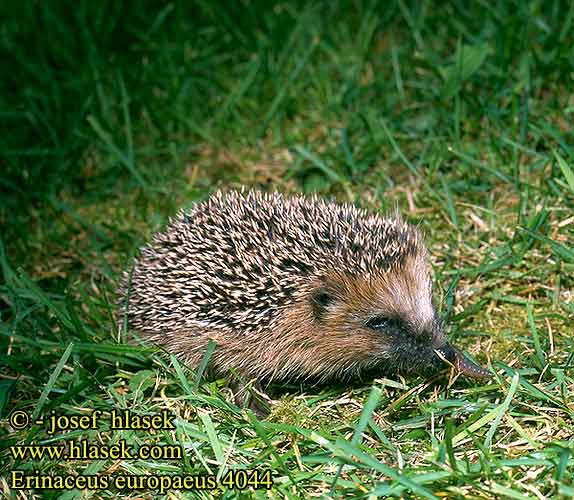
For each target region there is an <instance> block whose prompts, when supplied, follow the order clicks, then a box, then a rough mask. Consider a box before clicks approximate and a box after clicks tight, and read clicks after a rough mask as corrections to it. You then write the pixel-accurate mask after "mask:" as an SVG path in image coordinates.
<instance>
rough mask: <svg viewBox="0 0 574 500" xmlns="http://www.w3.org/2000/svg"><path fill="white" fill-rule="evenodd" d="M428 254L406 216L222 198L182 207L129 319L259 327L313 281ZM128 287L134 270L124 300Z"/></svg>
mask: <svg viewBox="0 0 574 500" xmlns="http://www.w3.org/2000/svg"><path fill="white" fill-rule="evenodd" d="M424 251H425V250H424V246H423V244H422V241H421V237H420V235H419V233H418V231H417V230H416V229H414V228H413V227H412V226H409V225H407V224H405V223H403V222H402V221H401V220H400V219H399V218H398V217H397V218H382V217H379V216H376V215H370V214H368V213H367V212H366V211H364V210H361V209H358V208H356V207H354V206H351V205H338V204H335V203H332V202H327V201H323V200H318V199H316V198H314V197H313V198H305V197H302V196H294V197H290V198H287V197H284V196H283V195H281V194H279V193H272V194H266V193H262V192H253V191H251V192H248V193H246V194H244V193H239V192H229V193H222V192H218V193H216V194H215V195H213V196H212V197H211V198H209V199H208V200H207V201H205V202H202V203H198V204H196V205H194V207H193V208H192V209H190V210H188V211H180V213H179V214H178V215H177V216H176V217H175V218H174V219H172V220H171V221H170V223H169V224H168V226H167V228H166V229H165V230H164V231H163V232H161V233H159V234H157V235H156V236H155V237H154V239H153V241H152V242H151V243H150V244H149V245H147V246H146V247H144V248H143V249H142V252H141V257H140V258H139V260H138V261H137V262H136V264H135V265H134V268H133V271H132V276H131V283H132V285H131V290H130V297H129V303H130V304H129V308H128V311H129V313H128V320H129V321H130V325H131V327H132V328H135V329H139V330H141V331H143V332H149V333H155V332H160V331H162V330H166V329H169V328H177V329H181V328H190V329H193V327H194V326H195V327H197V326H198V325H201V326H205V327H209V328H222V329H228V330H233V331H234V332H236V333H240V332H246V333H247V332H250V331H258V330H260V329H261V328H262V327H269V326H271V325H272V324H273V322H274V320H275V319H276V316H277V313H278V312H279V311H281V310H282V309H284V308H286V307H289V305H290V304H292V303H293V302H294V301H295V300H297V298H298V297H300V296H301V294H302V293H303V290H304V289H305V287H306V286H308V285H309V284H310V283H311V282H312V281H313V280H314V279H317V278H320V277H322V276H324V275H325V274H328V273H329V272H332V271H338V272H345V273H349V274H355V275H369V274H375V273H384V272H385V271H387V270H388V269H390V268H396V267H400V266H401V265H402V263H403V262H404V261H405V259H406V257H407V256H409V255H417V254H418V255H420V254H421V253H423V252H424ZM128 281H129V273H126V275H125V276H124V281H123V285H122V289H123V292H122V295H125V294H126V291H127V286H128Z"/></svg>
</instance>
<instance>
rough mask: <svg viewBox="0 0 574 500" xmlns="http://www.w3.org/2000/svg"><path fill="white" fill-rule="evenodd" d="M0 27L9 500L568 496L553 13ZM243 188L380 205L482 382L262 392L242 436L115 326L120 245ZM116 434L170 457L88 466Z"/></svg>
mask: <svg viewBox="0 0 574 500" xmlns="http://www.w3.org/2000/svg"><path fill="white" fill-rule="evenodd" d="M0 20H1V21H2V22H1V23H0V56H1V58H2V61H3V64H2V66H3V75H2V78H1V79H0V127H1V133H0V190H1V193H2V195H1V197H0V227H1V232H0V267H1V270H2V277H3V279H2V280H1V281H0V315H1V316H0V318H1V323H0V492H2V494H4V495H5V496H6V498H10V499H33V498H61V499H66V500H69V499H73V498H74V499H75V498H95V499H96V498H97V499H99V498H124V499H136V498H144V499H148V498H169V499H180V498H182V499H183V498H225V499H231V498H289V499H296V498H307V497H318V498H327V497H333V498H368V499H372V498H385V497H394V498H428V499H434V498H513V499H523V498H524V499H526V498H529V499H530V498H539V499H544V498H572V497H573V496H574V334H573V331H574V328H573V324H574V245H573V242H574V210H573V209H574V92H573V89H574V3H572V2H567V1H558V0H547V1H530V2H529V1H520V0H514V1H494V2H485V1H477V2H465V1H462V0H459V1H456V0H454V1H452V2H440V1H430V0H429V1H420V2H414V1H408V0H399V1H394V0H393V1H388V2H385V1H370V2H367V1H359V0H357V1H353V2H351V1H334V2H304V1H299V2H295V1H283V2H281V1H264V0H251V1H250V0H244V1H241V2H222V1H215V0H214V1H197V2H186V1H183V0H174V1H172V2H169V3H167V2H161V1H145V2H144V1H143V0H129V1H125V2H116V1H113V0H102V1H100V2H89V1H88V0H78V1H76V2H71V1H64V0H58V1H51V2H19V3H15V2H6V3H4V4H3V5H2V6H0ZM241 186H247V187H250V188H255V189H261V190H268V191H271V190H279V191H281V192H284V193H297V192H305V193H311V192H316V193H318V194H319V195H320V196H324V197H328V198H334V199H337V200H339V201H341V202H349V203H354V204H356V205H358V206H361V207H364V208H367V209H368V210H370V211H373V212H378V213H381V214H384V213H388V212H390V211H392V210H394V208H395V207H398V208H399V210H400V212H401V213H402V214H403V216H404V217H405V218H406V219H407V220H408V221H410V222H412V223H414V224H418V225H419V226H420V228H421V229H422V230H423V232H424V233H425V235H426V241H427V245H428V247H429V250H430V254H431V260H432V264H433V270H434V276H435V281H436V284H435V290H436V297H435V299H436V303H437V307H438V309H439V310H440V311H441V314H442V315H443V316H444V317H445V318H446V319H447V321H448V324H449V338H450V339H452V340H453V342H454V343H455V344H456V345H458V346H460V347H461V348H462V349H463V350H464V351H465V352H466V353H468V354H469V355H470V356H471V357H473V358H474V359H475V360H477V361H478V362H479V363H481V364H482V365H483V366H488V367H489V368H491V369H492V371H493V372H494V373H495V376H494V377H493V378H492V380H490V381H488V382H476V381H472V380H469V379H465V378H463V377H453V376H452V375H453V374H450V376H449V373H448V372H441V373H439V374H437V375H436V376H434V377H432V378H430V379H429V378H423V377H408V378H403V377H401V376H400V375H397V376H392V377H391V376H388V375H387V376H385V377H383V378H376V379H374V380H362V381H357V382H356V383H354V384H353V385H342V384H341V385H337V386H315V385H305V384H302V385H290V386H274V387H272V388H271V389H270V393H271V395H272V397H273V398H274V399H275V400H276V403H275V405H274V406H273V411H272V413H271V415H270V417H269V418H268V419H266V420H263V421H258V420H257V419H256V418H255V416H254V415H253V414H252V413H250V412H248V411H245V410H242V409H241V408H238V407H237V406H236V405H235V404H234V402H233V398H232V397H231V394H230V392H229V390H228V389H227V388H226V385H225V380H223V379H217V380H213V379H209V378H207V379H205V378H204V377H201V373H199V374H198V373H197V372H195V371H193V370H189V369H187V367H185V366H183V365H182V364H181V363H180V362H178V360H177V359H176V358H174V357H169V356H166V355H165V354H164V353H162V352H161V351H159V350H158V349H157V348H155V347H154V346H150V345H143V344H140V343H137V342H133V341H132V340H130V339H129V338H125V337H126V336H125V335H119V334H118V333H117V332H118V329H117V328H116V325H115V323H114V313H115V289H116V286H117V283H118V280H119V277H120V275H121V272H122V271H123V270H124V269H125V268H126V267H127V266H128V265H129V263H130V262H131V260H132V259H133V256H134V255H136V254H137V251H138V248H139V247H140V246H141V245H142V244H143V243H144V242H145V241H147V240H148V239H149V237H150V236H151V235H152V234H153V233H154V232H155V231H157V230H159V229H161V228H162V227H163V226H164V225H165V223H166V221H167V220H168V218H169V217H170V216H172V215H174V214H175V212H176V211H177V210H178V209H179V208H180V207H186V206H191V205H192V204H193V203H194V202H195V201H197V200H202V199H205V198H206V197H208V196H209V194H210V193H212V192H213V191H215V190H217V189H233V188H240V187H241ZM112 410H115V411H116V412H121V411H123V410H130V411H131V412H132V415H137V416H139V417H141V416H144V415H147V416H152V415H162V412H163V415H164V417H168V418H167V420H168V422H167V424H163V425H161V426H159V427H160V428H159V429H146V428H142V429H129V430H123V429H116V428H113V422H112V420H111V418H110V412H111V411H112ZM14 411H16V412H24V413H19V414H18V415H20V416H21V417H22V416H23V415H28V416H29V417H30V421H29V422H28V423H27V424H26V425H23V426H22V427H23V428H21V429H18V428H16V427H18V425H16V426H15V425H13V424H14V423H15V422H16V421H15V420H14V418H13V417H12V418H11V419H9V416H10V415H13V412H14ZM98 415H99V418H98V419H96V417H97V416H98ZM57 416H62V418H65V417H67V418H68V421H66V420H61V421H60V423H61V424H62V426H63V427H66V426H67V428H68V429H69V430H65V429H63V430H58V429H56V431H55V432H51V429H50V422H52V421H53V420H52V418H54V417H57ZM82 416H83V417H85V418H84V419H80V418H79V417H82ZM22 418H24V417H22ZM91 418H93V419H94V422H96V424H97V425H92V420H90V419H91ZM86 419H87V420H86ZM170 419H172V420H170ZM17 423H18V422H16V424H17ZM140 423H141V425H142V426H143V427H145V425H144V423H145V422H140ZM82 440H84V443H85V444H86V446H88V445H90V446H92V448H90V449H91V450H92V451H91V453H92V454H91V455H90V456H87V454H86V453H84V454H82V455H81V457H80V458H77V459H72V458H71V457H69V456H64V457H63V458H59V459H58V458H57V457H56V456H52V457H50V456H49V453H50V452H49V451H46V450H51V452H52V453H56V454H57V453H58V450H61V448H57V447H65V450H67V452H70V450H71V449H72V448H73V447H74V446H76V445H79V443H81V442H82ZM24 445H40V446H43V447H41V448H39V450H44V451H41V452H42V453H44V456H42V457H39V456H37V457H36V458H35V459H31V458H29V457H27V458H18V457H17V456H15V453H18V451H16V452H15V450H20V451H19V452H23V450H24V451H25V450H26V449H25V448H22V447H21V446H24ZM44 445H45V446H44ZM122 445H123V446H127V447H130V449H131V450H141V449H145V447H146V446H152V445H155V446H156V448H153V449H154V450H156V451H158V450H159V451H158V453H159V452H161V453H163V452H168V451H169V450H175V451H176V452H177V451H178V450H179V451H180V452H181V456H179V455H173V456H161V457H159V456H157V457H155V456H151V457H144V456H143V455H139V453H138V457H137V458H136V457H135V456H133V455H132V456H131V457H130V456H125V455H122V456H117V457H115V456H109V457H108V456H104V455H103V451H102V450H109V449H111V447H113V446H118V447H121V446H122ZM47 446H51V447H52V448H47ZM17 447H20V448H17ZM105 447H107V448H105ZM37 450H38V449H36V451H37ZM14 471H21V472H19V473H15V472H14ZM82 475H84V476H93V478H91V479H90V480H91V481H94V484H92V487H91V488H86V484H83V483H82V482H81V480H80V481H78V478H77V477H76V478H75V479H74V477H73V476H78V477H79V476H82ZM48 476H51V479H46V477H48ZM184 476H185V477H186V478H187V481H188V483H186V484H187V486H186V487H183V488H181V489H171V490H170V489H169V488H164V487H162V486H160V483H157V484H156V483H154V479H155V481H156V482H157V481H159V480H161V481H164V482H165V483H162V484H168V481H172V483H170V484H171V485H173V484H174V483H173V481H175V480H181V481H183V479H184ZM58 477H59V478H60V479H59V481H63V480H64V479H65V478H71V479H69V481H68V485H67V487H68V489H65V487H66V486H63V487H58V486H55V489H52V490H50V489H39V488H37V487H38V486H42V485H41V484H40V483H41V482H42V480H44V481H49V480H51V481H55V480H56V479H55V478H58ZM178 477H179V479H178ZM25 478H28V479H27V480H29V481H30V482H29V483H27V485H26V484H25V483H22V481H25V480H26V479H25ZM118 478H123V479H120V480H118ZM150 478H152V481H151V482H150ZM98 481H99V482H98ZM122 481H123V482H122ZM129 481H132V482H129ZM133 481H139V483H137V484H136V483H135V482H133ZM96 482H97V484H96ZM212 483H213V484H212ZM18 484H20V485H22V484H24V489H21V490H16V489H12V488H11V486H13V485H18ZM47 484H48V483H45V484H44V485H47ZM53 484H56V483H53ZM210 485H212V486H213V485H215V487H216V488H215V489H209V487H210ZM27 486H31V487H36V489H33V490H32V489H30V488H29V487H27ZM75 486H77V487H78V488H75ZM231 486H235V487H236V488H231ZM241 486H245V487H247V489H246V490H243V491H242V490H240V489H239V487H241ZM267 487H269V488H270V489H267ZM164 490H165V491H164Z"/></svg>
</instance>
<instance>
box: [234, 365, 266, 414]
mask: <svg viewBox="0 0 574 500" xmlns="http://www.w3.org/2000/svg"><path fill="white" fill-rule="evenodd" d="M228 385H229V388H230V389H231V392H233V397H234V399H235V404H236V405H237V406H239V407H241V408H249V409H250V410H251V411H253V413H255V415H256V416H257V418H259V419H260V420H264V419H265V418H267V417H268V416H269V414H270V413H271V409H270V407H271V402H270V398H269V396H267V394H265V392H263V387H261V383H260V382H259V380H253V379H251V378H250V377H248V376H247V375H246V374H244V373H235V374H233V375H231V376H230V379H229V381H228Z"/></svg>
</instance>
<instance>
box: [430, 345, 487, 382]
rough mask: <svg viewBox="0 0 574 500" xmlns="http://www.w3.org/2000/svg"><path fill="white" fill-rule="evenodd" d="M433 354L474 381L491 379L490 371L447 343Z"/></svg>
mask: <svg viewBox="0 0 574 500" xmlns="http://www.w3.org/2000/svg"><path fill="white" fill-rule="evenodd" d="M435 353H436V354H437V356H438V357H439V358H440V359H441V360H443V361H446V362H448V363H449V364H451V365H453V366H454V367H455V368H456V369H457V370H458V371H459V372H460V373H462V374H463V375H466V376H467V377H471V378H476V379H488V378H490V377H492V373H491V372H490V370H487V369H485V368H482V367H481V366H479V365H477V364H476V363H474V362H473V361H471V360H470V359H468V358H467V357H466V356H465V355H464V354H463V353H462V352H461V351H460V350H458V349H457V348H456V347H453V346H452V345H451V344H449V343H447V344H445V345H444V346H443V347H440V348H439V349H436V350H435Z"/></svg>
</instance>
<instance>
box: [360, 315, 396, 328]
mask: <svg viewBox="0 0 574 500" xmlns="http://www.w3.org/2000/svg"><path fill="white" fill-rule="evenodd" d="M365 325H366V326H367V328H370V329H371V330H388V329H390V328H400V326H401V322H400V320H398V319H393V318H387V317H386V316H375V317H374V318H371V319H370V320H369V321H367V323H365Z"/></svg>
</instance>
